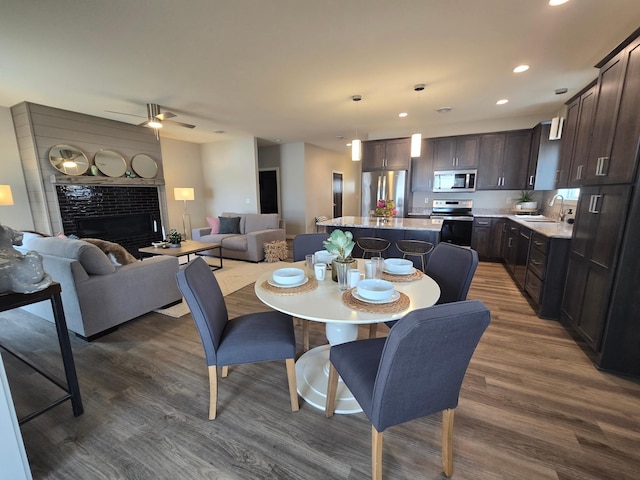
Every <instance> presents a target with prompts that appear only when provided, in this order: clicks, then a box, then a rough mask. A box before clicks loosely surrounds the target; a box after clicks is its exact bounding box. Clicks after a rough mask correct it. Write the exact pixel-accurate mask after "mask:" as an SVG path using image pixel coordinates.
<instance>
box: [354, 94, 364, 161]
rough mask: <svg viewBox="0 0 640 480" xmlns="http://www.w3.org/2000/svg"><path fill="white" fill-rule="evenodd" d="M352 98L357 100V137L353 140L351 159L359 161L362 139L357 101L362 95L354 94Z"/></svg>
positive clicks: (360, 158)
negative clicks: (359, 135) (359, 131)
mask: <svg viewBox="0 0 640 480" xmlns="http://www.w3.org/2000/svg"><path fill="white" fill-rule="evenodd" d="M351 100H353V101H354V102H356V138H354V139H353V140H352V141H351V160H352V161H354V162H359V161H360V160H362V141H361V140H360V139H359V138H358V107H357V102H359V101H360V100H362V96H361V95H354V96H353V97H351Z"/></svg>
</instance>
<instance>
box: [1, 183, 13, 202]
mask: <svg viewBox="0 0 640 480" xmlns="http://www.w3.org/2000/svg"><path fill="white" fill-rule="evenodd" d="M0 205H7V206H8V205H13V195H11V185H0Z"/></svg>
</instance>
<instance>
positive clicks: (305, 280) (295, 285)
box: [267, 277, 309, 288]
mask: <svg viewBox="0 0 640 480" xmlns="http://www.w3.org/2000/svg"><path fill="white" fill-rule="evenodd" d="M308 281H309V277H304V280H302V281H301V282H299V283H294V284H291V285H283V284H282V283H278V282H276V281H275V280H274V279H273V278H270V279H269V280H267V283H268V284H269V285H271V286H272V287H278V288H293V287H299V286H301V285H304V284H305V283H307V282H308Z"/></svg>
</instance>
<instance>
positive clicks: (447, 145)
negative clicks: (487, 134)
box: [433, 135, 480, 170]
mask: <svg viewBox="0 0 640 480" xmlns="http://www.w3.org/2000/svg"><path fill="white" fill-rule="evenodd" d="M479 152H480V136H479V135H461V136H457V137H442V138H436V139H435V145H434V156H433V169H434V170H458V169H465V168H476V167H477V166H478V155H479Z"/></svg>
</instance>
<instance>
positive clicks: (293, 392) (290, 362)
mask: <svg viewBox="0 0 640 480" xmlns="http://www.w3.org/2000/svg"><path fill="white" fill-rule="evenodd" d="M285 362H286V363H287V380H288V382H289V397H291V411H293V412H297V411H298V410H300V404H299V403H298V387H297V384H296V361H295V359H293V358H287V359H286V360H285Z"/></svg>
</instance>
